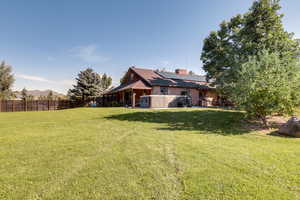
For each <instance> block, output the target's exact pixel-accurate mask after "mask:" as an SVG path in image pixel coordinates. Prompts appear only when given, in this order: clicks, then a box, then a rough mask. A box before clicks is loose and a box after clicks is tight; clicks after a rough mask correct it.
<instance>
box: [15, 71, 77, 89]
mask: <svg viewBox="0 0 300 200" xmlns="http://www.w3.org/2000/svg"><path fill="white" fill-rule="evenodd" d="M16 77H17V78H21V79H25V80H29V81H35V82H43V83H51V84H56V85H65V86H71V85H73V84H74V81H73V80H59V81H54V80H48V79H46V78H44V77H40V76H32V75H26V74H16Z"/></svg>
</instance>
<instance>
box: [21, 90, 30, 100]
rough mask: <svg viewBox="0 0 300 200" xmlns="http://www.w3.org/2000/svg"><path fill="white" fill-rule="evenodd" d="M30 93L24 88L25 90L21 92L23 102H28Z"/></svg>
mask: <svg viewBox="0 0 300 200" xmlns="http://www.w3.org/2000/svg"><path fill="white" fill-rule="evenodd" d="M28 96H29V95H28V91H27V90H26V88H23V90H22V91H21V99H22V100H23V101H26V100H27V99H28Z"/></svg>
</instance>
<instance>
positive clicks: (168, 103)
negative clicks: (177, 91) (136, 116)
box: [141, 95, 188, 108]
mask: <svg viewBox="0 0 300 200" xmlns="http://www.w3.org/2000/svg"><path fill="white" fill-rule="evenodd" d="M180 105H181V106H188V101H187V98H186V97H184V96H181V95H179V96H178V95H148V96H143V97H142V103H141V107H143V108H173V107H178V106H180Z"/></svg>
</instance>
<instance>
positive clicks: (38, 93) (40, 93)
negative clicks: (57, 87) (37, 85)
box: [15, 90, 66, 99]
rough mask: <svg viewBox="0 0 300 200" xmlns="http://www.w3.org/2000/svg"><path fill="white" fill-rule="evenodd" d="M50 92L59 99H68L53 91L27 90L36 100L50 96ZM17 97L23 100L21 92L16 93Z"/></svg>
mask: <svg viewBox="0 0 300 200" xmlns="http://www.w3.org/2000/svg"><path fill="white" fill-rule="evenodd" d="M50 91H52V92H53V95H54V96H57V97H66V95H64V94H62V93H59V92H55V91H53V90H27V93H28V95H32V96H33V97H34V98H35V99H36V98H38V97H40V96H48V94H49V93H50ZM15 94H16V97H17V99H20V98H21V91H15Z"/></svg>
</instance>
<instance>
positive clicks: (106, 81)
mask: <svg viewBox="0 0 300 200" xmlns="http://www.w3.org/2000/svg"><path fill="white" fill-rule="evenodd" d="M111 83H112V78H111V77H110V76H107V75H106V74H105V73H104V74H103V75H102V76H101V89H102V91H104V90H107V89H108V88H109V87H110V86H111Z"/></svg>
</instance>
